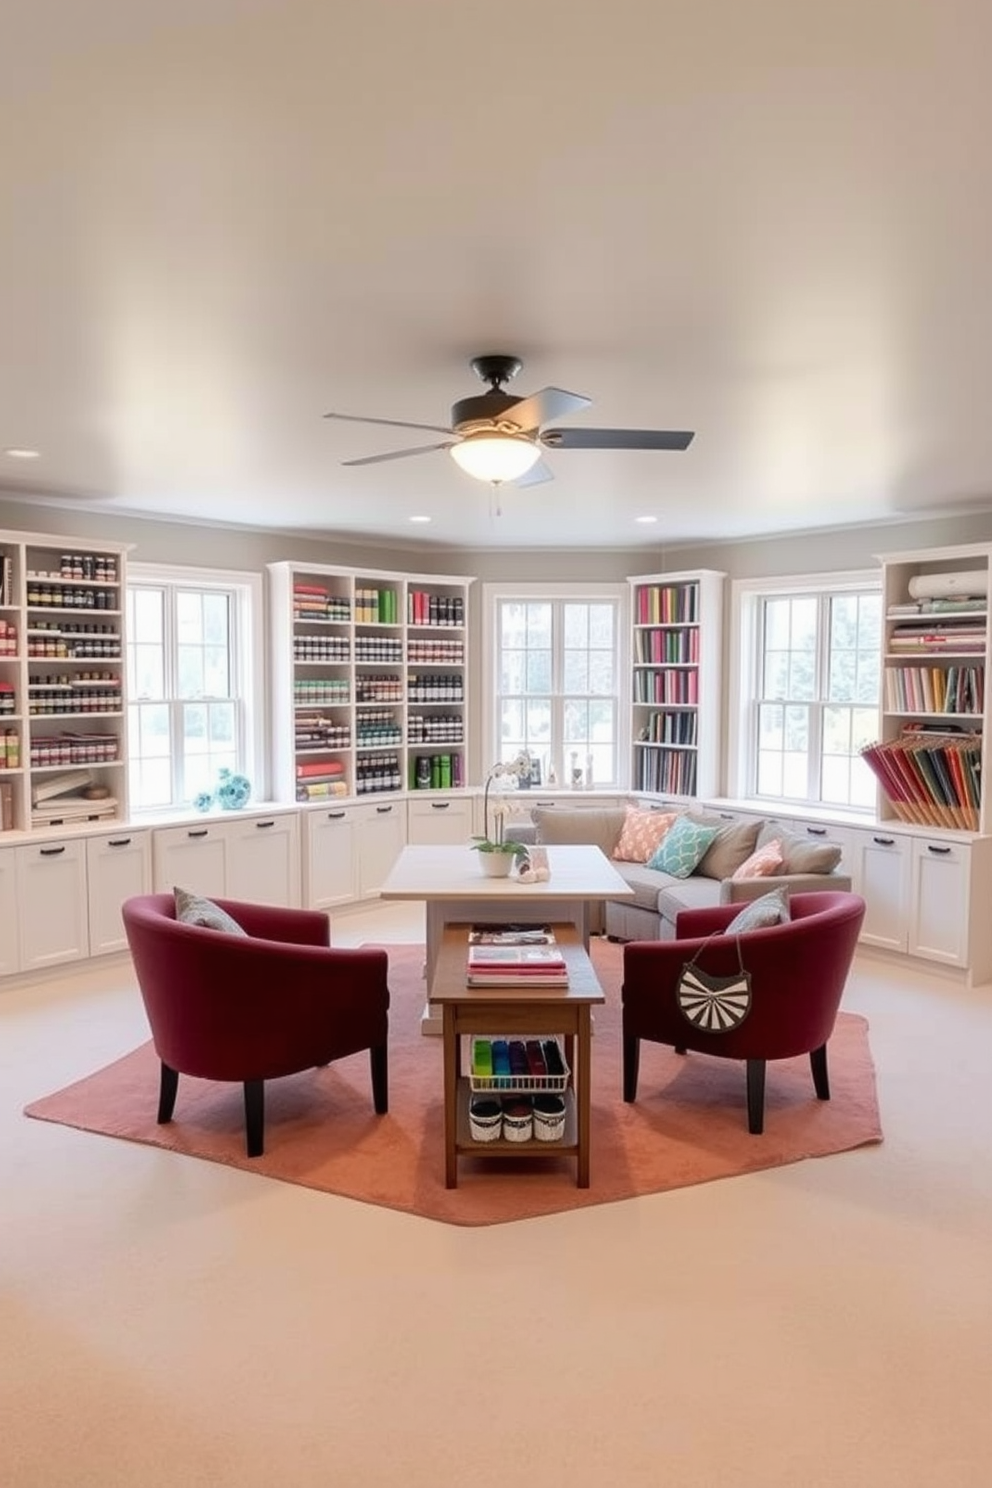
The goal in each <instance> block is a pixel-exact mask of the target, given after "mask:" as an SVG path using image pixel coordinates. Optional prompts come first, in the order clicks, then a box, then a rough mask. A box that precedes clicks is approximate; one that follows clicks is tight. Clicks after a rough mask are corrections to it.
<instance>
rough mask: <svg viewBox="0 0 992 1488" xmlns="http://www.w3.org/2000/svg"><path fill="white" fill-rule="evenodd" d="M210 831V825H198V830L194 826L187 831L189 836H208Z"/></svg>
mask: <svg viewBox="0 0 992 1488" xmlns="http://www.w3.org/2000/svg"><path fill="white" fill-rule="evenodd" d="M209 831H210V828H209V827H198V828H197V829H196V831H193V830H192V828H191V829H190V830H189V831H188V832H187V833H186V836H187V837H206V836H207V835H208V833H209Z"/></svg>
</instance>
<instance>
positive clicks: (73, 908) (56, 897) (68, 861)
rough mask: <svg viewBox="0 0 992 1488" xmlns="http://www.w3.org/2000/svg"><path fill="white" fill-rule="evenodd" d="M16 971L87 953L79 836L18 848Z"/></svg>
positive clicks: (83, 852)
mask: <svg viewBox="0 0 992 1488" xmlns="http://www.w3.org/2000/svg"><path fill="white" fill-rule="evenodd" d="M14 853H15V856H16V859H17V869H16V872H17V905H18V909H19V911H20V929H21V957H20V959H21V970H22V971H34V970H35V969H36V968H38V967H43V966H57V965H58V964H59V963H60V962H62V961H78V960H80V959H81V958H82V957H83V956H87V955H88V954H89V935H88V933H87V912H86V846H85V842H84V840H83V839H82V838H76V839H75V840H73V839H71V838H70V839H67V840H66V841H64V842H54V841H48V842H45V843H43V844H41V845H39V846H37V847H36V846H34V845H33V844H32V845H30V846H27V845H26V846H24V847H17V848H15V849H14Z"/></svg>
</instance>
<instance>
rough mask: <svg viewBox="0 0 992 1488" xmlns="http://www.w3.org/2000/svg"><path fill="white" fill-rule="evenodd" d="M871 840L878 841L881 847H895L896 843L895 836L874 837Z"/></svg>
mask: <svg viewBox="0 0 992 1488" xmlns="http://www.w3.org/2000/svg"><path fill="white" fill-rule="evenodd" d="M871 840H872V842H877V843H878V845H879V847H895V845H896V839H895V838H894V837H873V838H872V839H871Z"/></svg>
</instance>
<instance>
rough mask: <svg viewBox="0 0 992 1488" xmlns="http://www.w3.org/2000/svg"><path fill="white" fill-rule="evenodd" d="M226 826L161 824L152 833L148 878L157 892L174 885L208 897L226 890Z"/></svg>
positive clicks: (168, 890) (211, 824) (222, 894)
mask: <svg viewBox="0 0 992 1488" xmlns="http://www.w3.org/2000/svg"><path fill="white" fill-rule="evenodd" d="M226 832H227V827H226V826H219V825H217V823H214V822H211V823H210V824H207V823H206V822H204V823H203V825H202V826H195V827H162V828H161V829H159V830H158V831H156V832H154V833H153V835H152V879H153V882H154V884H155V892H156V893H157V894H168V893H169V892H170V891H171V890H172V889H173V888H175V887H176V886H177V885H178V886H179V887H180V888H183V889H190V890H191V891H192V892H193V893H194V894H205V895H206V896H207V897H208V898H211V899H215V898H217V897H218V896H219V897H220V898H223V897H224V896H225V894H226V893H227V837H226Z"/></svg>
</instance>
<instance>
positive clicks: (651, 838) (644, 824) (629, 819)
mask: <svg viewBox="0 0 992 1488" xmlns="http://www.w3.org/2000/svg"><path fill="white" fill-rule="evenodd" d="M677 816H678V812H677V811H641V810H639V809H638V808H637V807H636V806H628V807H627V816H626V818H625V820H624V824H623V831H622V832H621V833H620V841H619V842H618V843H617V845H616V847H615V848H614V849H613V856H614V858H615V859H616V861H617V862H618V863H646V862H647V861H648V859H649V858H650V857H653V856H654V854H655V852H656V850H657V848H658V844H659V843H660V842H661V839H662V838H663V837H664V836H665V834H666V833H667V832H668V830H669V828H670V827H671V825H672V823H673V822H674V821H675V819H676V817H677Z"/></svg>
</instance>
